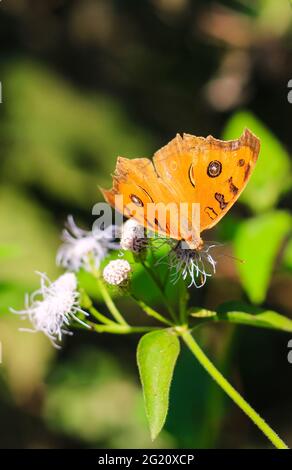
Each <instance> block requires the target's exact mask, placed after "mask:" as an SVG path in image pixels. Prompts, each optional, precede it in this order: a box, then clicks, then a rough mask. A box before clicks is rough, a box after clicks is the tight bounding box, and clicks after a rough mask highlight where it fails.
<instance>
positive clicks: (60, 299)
mask: <svg viewBox="0 0 292 470" xmlns="http://www.w3.org/2000/svg"><path fill="white" fill-rule="evenodd" d="M38 274H39V275H40V277H41V287H40V289H38V290H37V291H36V292H34V293H33V294H32V295H31V296H30V297H28V296H26V300H25V309H24V310H20V311H17V310H13V309H11V311H12V312H13V313H18V314H20V315H22V316H23V319H25V318H29V320H30V322H31V323H32V326H33V329H24V328H23V329H22V331H30V332H34V333H35V332H37V331H42V332H43V333H44V334H45V335H46V336H48V337H49V338H50V340H51V341H52V343H53V345H54V346H55V347H57V348H58V345H57V344H56V341H61V340H62V335H63V334H72V333H70V332H69V331H68V330H67V328H68V327H69V326H70V322H71V321H72V320H75V321H77V322H78V323H81V324H82V325H83V326H86V327H88V325H87V324H86V323H84V322H83V321H82V320H80V319H79V318H78V317H77V316H76V315H77V314H78V313H83V314H84V315H88V314H87V313H86V312H84V311H83V310H81V308H80V306H79V293H78V291H77V279H76V276H75V274H73V273H65V274H63V275H62V276H60V277H59V278H58V279H57V280H56V281H54V282H51V281H50V280H49V279H48V278H47V276H46V275H45V274H43V273H38Z"/></svg>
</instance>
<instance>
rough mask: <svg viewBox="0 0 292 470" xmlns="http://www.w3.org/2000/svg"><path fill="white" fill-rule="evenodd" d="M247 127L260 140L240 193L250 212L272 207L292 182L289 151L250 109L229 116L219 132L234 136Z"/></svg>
mask: <svg viewBox="0 0 292 470" xmlns="http://www.w3.org/2000/svg"><path fill="white" fill-rule="evenodd" d="M245 127H248V128H249V129H250V130H251V131H252V132H254V133H255V134H256V135H257V137H259V138H260V140H261V150H260V155H259V159H258V162H257V164H256V167H255V170H254V173H253V175H252V176H251V179H250V181H249V183H248V185H247V187H246V188H245V190H244V191H243V193H242V195H241V196H240V202H242V203H244V204H246V205H247V206H249V208H250V209H252V210H253V211H254V212H257V213H259V212H262V211H263V210H267V209H271V208H273V207H274V206H275V205H276V203H277V201H278V200H279V198H280V196H281V195H282V194H283V193H284V192H286V191H287V190H288V189H289V188H290V187H291V184H292V178H291V164H290V159H289V155H288V153H287V152H286V150H285V148H284V147H283V146H282V144H281V143H280V142H279V140H278V139H277V138H276V137H275V136H274V135H273V134H272V132H271V131H270V130H269V129H268V128H267V127H265V126H264V124H263V123H262V122H261V121H260V120H259V119H257V118H256V117H255V116H254V115H253V114H252V113H250V112H247V111H241V112H238V113H236V114H234V115H233V116H232V118H231V119H230V120H229V122H228V123H227V126H226V128H225V131H224V133H223V138H224V139H234V138H238V136H239V135H241V133H242V131H243V129H244V128H245Z"/></svg>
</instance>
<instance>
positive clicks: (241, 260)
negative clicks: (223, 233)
mask: <svg viewBox="0 0 292 470" xmlns="http://www.w3.org/2000/svg"><path fill="white" fill-rule="evenodd" d="M221 256H225V257H226V258H231V259H233V260H234V261H238V262H239V263H241V264H244V263H245V262H246V261H245V259H240V258H237V257H236V256H232V255H227V254H225V253H222V255H221Z"/></svg>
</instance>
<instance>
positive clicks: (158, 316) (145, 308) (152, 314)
mask: <svg viewBox="0 0 292 470" xmlns="http://www.w3.org/2000/svg"><path fill="white" fill-rule="evenodd" d="M131 297H132V298H133V299H134V300H135V301H136V302H137V304H138V305H139V306H140V307H141V308H142V310H143V311H144V312H145V313H146V314H147V315H148V316H150V317H153V318H155V319H156V320H158V321H159V322H161V323H164V324H165V325H168V326H173V324H172V323H171V322H170V321H169V320H167V319H166V318H165V317H164V316H163V315H161V314H160V313H158V312H156V310H153V308H151V307H149V306H148V305H146V304H145V303H144V302H143V301H142V300H139V299H137V297H136V296H135V295H134V294H131Z"/></svg>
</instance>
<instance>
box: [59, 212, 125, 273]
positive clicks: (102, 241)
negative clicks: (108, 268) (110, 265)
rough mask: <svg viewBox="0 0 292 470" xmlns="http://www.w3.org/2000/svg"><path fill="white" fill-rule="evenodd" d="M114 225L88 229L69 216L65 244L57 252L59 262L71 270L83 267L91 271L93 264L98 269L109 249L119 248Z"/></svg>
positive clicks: (64, 235) (64, 234) (76, 270)
mask: <svg viewBox="0 0 292 470" xmlns="http://www.w3.org/2000/svg"><path fill="white" fill-rule="evenodd" d="M114 229H115V227H114V226H112V225H111V226H109V227H107V228H106V229H105V230H97V229H95V230H93V231H90V232H89V231H86V230H83V229H81V228H79V227H77V225H76V224H75V222H74V219H73V217H72V216H69V217H68V221H67V228H66V229H65V230H63V235H62V239H63V242H64V243H63V245H61V247H60V249H59V251H58V254H57V264H58V265H59V266H62V267H63V268H65V269H68V270H70V271H75V272H78V271H79V270H80V269H81V268H83V269H85V270H86V271H91V269H92V264H93V266H94V268H95V269H98V268H99V266H100V263H101V261H102V260H103V259H104V258H105V257H106V255H107V253H108V251H109V249H116V248H118V246H117V244H116V243H114V241H113V233H114Z"/></svg>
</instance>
